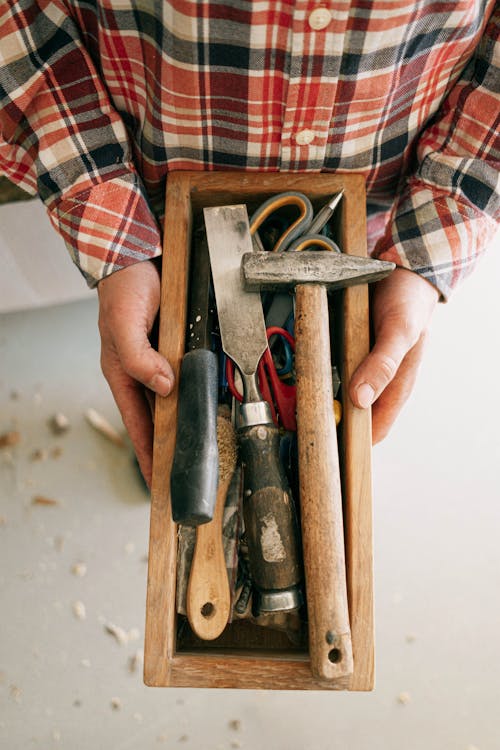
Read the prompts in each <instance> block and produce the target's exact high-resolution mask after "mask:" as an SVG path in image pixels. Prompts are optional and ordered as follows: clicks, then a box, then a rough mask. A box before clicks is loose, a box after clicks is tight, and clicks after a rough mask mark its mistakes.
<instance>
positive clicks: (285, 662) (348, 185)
mask: <svg viewBox="0 0 500 750" xmlns="http://www.w3.org/2000/svg"><path fill="white" fill-rule="evenodd" d="M342 188H344V190H345V198H344V201H343V206H342V212H343V213H342V216H343V221H342V243H343V249H344V251H345V252H349V253H351V254H356V255H363V254H366V227H365V224H364V219H363V217H364V214H365V203H364V201H365V197H364V181H363V178H362V177H360V176H359V175H330V174H321V175H316V174H315V175H307V174H287V175H284V174H279V173H276V174H274V173H273V174H265V175H263V174H257V173H256V174H252V173H227V172H225V173H216V172H214V173H206V172H205V173H188V172H184V173H174V174H171V175H170V176H169V183H168V189H167V206H166V215H165V226H166V227H168V232H166V233H165V248H164V257H163V271H162V310H163V309H165V310H167V311H168V313H167V315H166V316H164V319H162V320H161V321H160V334H159V349H160V351H161V352H162V354H164V355H165V356H166V357H167V359H169V361H170V362H171V364H172V366H173V368H174V372H175V375H176V377H178V375H179V369H180V363H181V360H182V356H183V354H184V341H185V326H186V299H187V284H188V272H189V268H188V263H189V257H188V256H189V247H190V235H191V222H192V212H199V211H201V209H202V207H204V206H208V205H222V204H232V203H246V202H249V201H254V202H255V201H256V202H259V201H260V200H264V199H265V198H266V197H268V196H269V195H270V194H273V193H278V192H282V191H283V190H299V191H302V192H304V193H306V194H307V195H309V197H310V198H311V200H313V202H314V201H315V200H316V202H318V201H320V205H321V200H322V199H326V198H327V197H328V196H329V195H332V194H333V193H335V192H337V191H339V190H340V189H342ZM344 313H345V315H346V316H347V317H346V324H345V326H344V334H343V335H344V339H345V342H346V347H347V351H346V353H345V357H344V361H343V365H342V377H343V382H344V383H347V382H348V376H349V373H352V372H353V370H354V368H355V366H356V365H357V363H358V362H359V361H361V359H362V357H363V356H364V355H365V353H366V352H367V351H368V297H367V291H366V287H353V288H351V289H348V290H346V292H345V303H344ZM351 319H352V320H353V321H354V323H353V324H352V326H351V322H350V321H351ZM360 331H365V332H366V335H364V336H363V335H360ZM177 395H178V394H177V388H176V389H175V391H174V393H173V394H172V395H171V396H169V398H167V399H157V402H156V410H155V444H154V457H153V484H152V493H151V494H152V505H151V528H150V554H149V569H148V590H147V603H146V638H145V662H144V680H145V682H146V684H148V685H151V686H178V687H184V686H186V687H187V686H198V687H229V688H231V687H233V688H234V687H241V688H247V687H252V688H257V687H258V688H265V689H273V688H278V689H316V690H318V689H346V688H347V689H350V690H370V689H372V687H373V662H374V659H373V650H374V649H373V611H372V608H373V591H372V588H373V583H372V529H371V465H370V446H371V424H370V417H369V415H368V414H367V413H366V412H361V411H360V410H355V409H354V407H352V404H350V402H349V401H348V398H347V397H346V395H345V394H344V405H343V406H344V427H343V433H342V434H343V436H344V441H345V442H347V443H348V444H350V443H352V444H354V445H353V446H352V450H351V449H350V446H349V445H347V446H345V450H344V456H345V467H344V472H345V473H346V476H345V477H344V495H345V498H344V506H345V527H346V561H347V585H348V596H349V609H350V617H351V629H352V639H353V652H354V674H353V677H352V678H351V680H350V682H348V683H347V682H345V681H344V682H343V683H340V684H334V685H332V684H328V683H321V682H318V681H315V680H313V678H312V677H311V674H310V671H309V663H308V660H307V657H306V656H305V658H304V659H297V656H296V655H291V656H290V658H289V659H288V658H285V657H283V656H280V657H274V656H272V657H271V656H270V655H269V654H262V655H260V656H259V655H257V654H253V655H252V656H251V657H245V656H244V655H243V654H239V653H232V654H229V653H227V654H226V653H224V654H218V655H215V654H213V653H211V654H208V653H205V652H201V653H196V654H187V653H186V654H184V653H182V654H179V653H176V648H175V624H176V615H175V581H176V552H177V531H176V526H175V524H174V523H173V521H172V519H171V510H170V497H169V486H168V484H169V482H168V477H169V476H170V469H171V465H172V459H173V453H174V448H175V430H176V420H177ZM360 459H362V460H363V461H364V463H362V464H360V463H357V462H359V461H360ZM360 466H363V470H362V471H361V472H360Z"/></svg>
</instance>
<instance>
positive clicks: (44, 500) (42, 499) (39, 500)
mask: <svg viewBox="0 0 500 750" xmlns="http://www.w3.org/2000/svg"><path fill="white" fill-rule="evenodd" d="M31 504H32V505H46V506H50V505H60V504H61V503H60V502H59V500H55V499H54V498H53V497H46V496H45V495H35V496H34V497H33V498H32V500H31Z"/></svg>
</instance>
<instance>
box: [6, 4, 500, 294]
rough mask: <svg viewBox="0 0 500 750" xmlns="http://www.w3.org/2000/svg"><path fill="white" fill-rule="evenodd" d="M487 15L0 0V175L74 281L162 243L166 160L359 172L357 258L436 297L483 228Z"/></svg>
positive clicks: (492, 111)
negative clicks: (45, 226) (360, 239)
mask: <svg viewBox="0 0 500 750" xmlns="http://www.w3.org/2000/svg"><path fill="white" fill-rule="evenodd" d="M499 25H500V7H499V4H498V2H495V0H440V1H439V2H437V0H416V1H415V2H411V3H409V2H406V1H405V0H373V1H370V2H366V0H318V1H316V0H313V1H311V0H298V1H297V2H293V1H292V0H277V1H276V2H265V1H264V0H254V2H252V1H251V0H236V1H235V2H231V3H228V2H223V1H222V0H213V1H211V0H177V1H175V2H174V1H172V2H168V0H162V2H160V1H159V0H158V1H155V0H121V1H120V2H117V1H116V0H92V1H91V0H2V3H1V4H0V92H1V107H0V170H3V171H4V172H5V173H6V174H7V176H8V177H9V178H10V179H12V180H13V181H14V182H17V183H18V184H19V185H20V186H21V187H23V188H24V189H25V190H28V191H30V192H32V193H35V192H38V193H39V194H40V196H41V198H42V200H43V201H44V203H45V205H46V207H47V209H48V212H49V216H50V218H51V220H52V222H53V224H54V225H55V227H56V228H57V229H58V231H59V232H60V233H61V234H62V236H63V237H64V239H65V241H66V244H67V245H68V247H69V250H70V252H71V254H72V257H73V259H74V261H75V262H76V263H77V265H78V266H79V268H80V269H81V271H82V273H83V274H84V275H85V277H86V279H87V281H88V283H89V284H90V285H95V284H96V283H97V282H98V281H99V280H100V279H102V278H103V277H104V276H106V275H107V274H109V273H112V272H113V271H115V270H118V269H120V268H123V267H125V266H127V265H129V264H132V263H135V262H137V261H140V260H143V259H147V258H153V257H155V256H158V255H159V254H160V253H161V231H162V219H163V203H164V197H165V185H166V180H167V179H168V172H169V171H171V170H185V169H195V170H219V169H221V170H231V169H236V170H242V169H243V170H262V171H311V172H321V171H343V172H356V173H361V174H363V175H364V176H365V178H366V186H367V194H368V215H369V228H370V229H371V232H370V234H371V238H372V239H376V243H375V242H374V254H375V255H376V256H377V257H379V258H382V259H385V260H392V261H395V262H396V263H397V264H398V265H401V266H404V267H407V268H410V269H413V270H415V271H417V272H418V273H421V274H423V275H424V276H425V277H426V278H427V279H428V280H429V281H430V282H432V283H433V284H435V285H436V286H437V287H438V289H439V290H440V292H441V294H442V296H443V297H444V298H446V297H447V296H448V295H449V293H450V291H451V290H452V289H453V287H455V286H456V284H457V283H458V282H459V280H460V279H461V278H463V277H464V276H465V275H466V274H467V273H468V271H469V270H470V269H471V268H472V266H473V265H474V262H475V260H476V259H477V257H478V255H479V254H480V252H481V250H482V249H483V248H484V247H485V245H487V243H488V242H489V240H490V239H491V237H492V236H493V232H494V230H495V228H496V221H497V219H498V203H499V201H498V182H499V180H498V169H497V166H498V160H499V151H500V149H499V138H498V120H499V107H498V101H499V89H500V83H499V76H498V67H499V66H500V43H499V39H498V32H499ZM165 231H167V232H168V227H165ZM377 232H378V235H377Z"/></svg>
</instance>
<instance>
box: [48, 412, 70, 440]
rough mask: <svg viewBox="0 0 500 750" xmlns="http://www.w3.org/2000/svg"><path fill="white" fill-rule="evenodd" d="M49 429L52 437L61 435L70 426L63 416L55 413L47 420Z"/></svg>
mask: <svg viewBox="0 0 500 750" xmlns="http://www.w3.org/2000/svg"><path fill="white" fill-rule="evenodd" d="M49 427H50V429H51V430H52V432H53V433H54V435H62V434H63V433H64V432H67V431H68V430H69V428H70V427H71V424H70V421H69V419H68V417H67V416H66V415H65V414H62V413H61V412H57V414H54V416H53V417H51V418H50V419H49Z"/></svg>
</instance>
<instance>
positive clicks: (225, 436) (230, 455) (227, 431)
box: [217, 415, 237, 482]
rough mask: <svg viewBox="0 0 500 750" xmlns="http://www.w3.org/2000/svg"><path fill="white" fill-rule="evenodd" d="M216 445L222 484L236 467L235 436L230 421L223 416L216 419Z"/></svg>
mask: <svg viewBox="0 0 500 750" xmlns="http://www.w3.org/2000/svg"><path fill="white" fill-rule="evenodd" d="M217 445H218V447H219V482H224V481H225V480H226V479H228V477H229V476H231V475H232V473H233V472H234V469H235V467H236V456H237V448H236V434H235V431H234V427H233V425H232V424H231V420H230V419H228V418H227V417H225V416H221V415H219V416H218V417H217Z"/></svg>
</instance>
